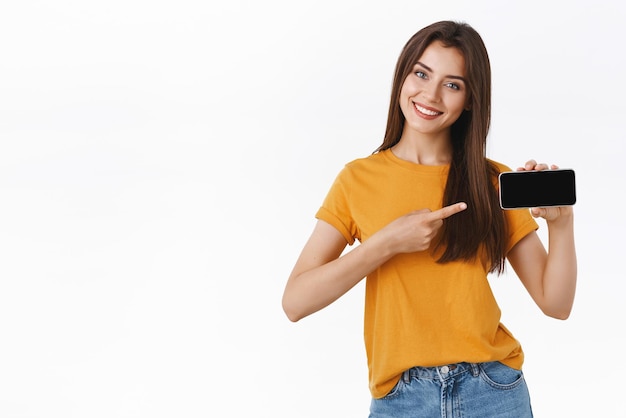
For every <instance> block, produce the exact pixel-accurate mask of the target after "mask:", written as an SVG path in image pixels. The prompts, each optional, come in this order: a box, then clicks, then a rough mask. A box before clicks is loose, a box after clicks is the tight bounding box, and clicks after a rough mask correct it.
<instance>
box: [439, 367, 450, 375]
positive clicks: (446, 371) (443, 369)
mask: <svg viewBox="0 0 626 418" xmlns="http://www.w3.org/2000/svg"><path fill="white" fill-rule="evenodd" d="M449 371H450V368H449V367H448V366H443V367H442V368H441V373H443V374H446V373H448V372H449Z"/></svg>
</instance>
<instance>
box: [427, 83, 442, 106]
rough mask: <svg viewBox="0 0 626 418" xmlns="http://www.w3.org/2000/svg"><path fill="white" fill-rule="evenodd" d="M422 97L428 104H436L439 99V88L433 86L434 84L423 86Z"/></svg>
mask: <svg viewBox="0 0 626 418" xmlns="http://www.w3.org/2000/svg"><path fill="white" fill-rule="evenodd" d="M423 96H424V98H425V99H426V100H427V101H428V102H430V103H438V102H439V100H440V99H441V91H440V90H439V86H437V85H435V84H434V83H430V84H429V85H427V86H425V87H424V91H423Z"/></svg>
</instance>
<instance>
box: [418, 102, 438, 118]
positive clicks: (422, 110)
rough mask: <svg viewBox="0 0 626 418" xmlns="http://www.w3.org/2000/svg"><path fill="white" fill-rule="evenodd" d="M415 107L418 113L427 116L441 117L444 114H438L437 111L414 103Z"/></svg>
mask: <svg viewBox="0 0 626 418" xmlns="http://www.w3.org/2000/svg"><path fill="white" fill-rule="evenodd" d="M414 105H415V109H417V111H418V112H420V113H421V114H423V115H426V116H439V115H441V114H443V112H437V111H436V110H430V109H426V108H425V107H422V106H420V105H418V104H417V103H414Z"/></svg>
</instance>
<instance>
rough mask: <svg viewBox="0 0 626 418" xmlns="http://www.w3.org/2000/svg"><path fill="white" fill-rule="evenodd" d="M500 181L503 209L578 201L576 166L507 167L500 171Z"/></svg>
mask: <svg viewBox="0 0 626 418" xmlns="http://www.w3.org/2000/svg"><path fill="white" fill-rule="evenodd" d="M498 183H499V186H500V207H502V209H521V208H536V207H548V206H571V205H574V204H575V203H576V176H575V174H574V170H572V169H557V170H542V171H507V172H504V173H500V175H499V176H498Z"/></svg>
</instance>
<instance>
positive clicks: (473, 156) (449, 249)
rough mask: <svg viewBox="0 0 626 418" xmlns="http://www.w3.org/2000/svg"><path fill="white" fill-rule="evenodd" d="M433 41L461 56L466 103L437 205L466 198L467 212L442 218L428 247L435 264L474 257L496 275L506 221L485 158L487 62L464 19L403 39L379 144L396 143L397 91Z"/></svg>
mask: <svg viewBox="0 0 626 418" xmlns="http://www.w3.org/2000/svg"><path fill="white" fill-rule="evenodd" d="M434 41H439V42H441V43H442V44H443V45H444V46H445V47H449V48H456V49H458V50H459V52H460V53H461V54H462V55H463V57H464V58H465V78H466V80H467V89H468V92H467V94H468V98H467V99H468V100H467V103H468V106H467V109H466V110H464V111H463V112H462V113H461V115H460V116H459V118H458V119H457V120H456V121H455V122H454V123H453V124H452V126H451V127H450V139H451V143H452V161H451V163H450V170H449V174H448V180H447V183H446V187H445V191H444V196H443V202H442V205H443V206H447V205H451V204H454V203H457V202H461V201H462V202H466V203H467V210H465V211H463V212H461V213H458V214H456V215H454V216H451V217H450V218H447V219H446V220H445V221H444V225H443V227H442V230H441V233H440V236H439V240H438V242H437V244H436V245H435V247H434V250H435V251H438V250H443V252H440V254H441V256H440V257H439V258H438V261H439V262H442V263H444V262H449V261H455V260H472V259H475V258H476V257H478V256H480V257H481V258H483V259H484V262H486V263H488V267H489V271H490V272H493V271H497V272H498V273H502V272H503V271H504V266H505V257H506V242H507V234H506V222H505V219H504V213H503V212H502V209H501V208H500V206H499V201H498V195H497V190H496V186H495V181H496V180H497V175H498V169H497V167H496V166H495V165H494V164H492V163H491V162H490V161H489V160H488V159H487V158H486V146H487V134H488V132H489V125H490V122H491V66H490V62H489V56H488V54H487V49H486V48H485V44H484V42H483V40H482V38H481V36H480V35H479V34H478V32H476V30H474V28H472V27H471V26H470V25H468V24H467V23H462V22H454V21H441V22H436V23H433V24H431V25H429V26H426V27H425V28H423V29H421V30H420V31H418V32H417V33H416V34H415V35H413V36H412V37H411V38H410V39H409V41H408V42H407V43H406V45H405V46H404V48H403V49H402V52H401V53H400V56H399V58H398V62H397V64H396V69H395V74H394V79H393V84H392V90H391V100H390V104H389V113H388V117H387V127H386V130H385V138H384V140H383V143H382V145H381V146H380V147H379V148H378V149H377V150H376V151H377V152H378V151H382V150H385V149H388V148H391V147H393V146H394V145H395V144H397V143H398V142H399V141H400V137H401V136H402V132H403V129H404V123H405V117H404V114H403V113H402V110H401V109H400V91H401V89H402V85H403V84H404V81H405V80H406V78H407V77H408V75H409V74H410V73H411V72H412V71H413V67H414V65H415V64H416V63H417V62H418V60H419V59H420V57H421V56H422V54H423V53H424V50H425V49H426V48H427V47H428V46H429V45H430V44H431V43H433V42H434Z"/></svg>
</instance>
